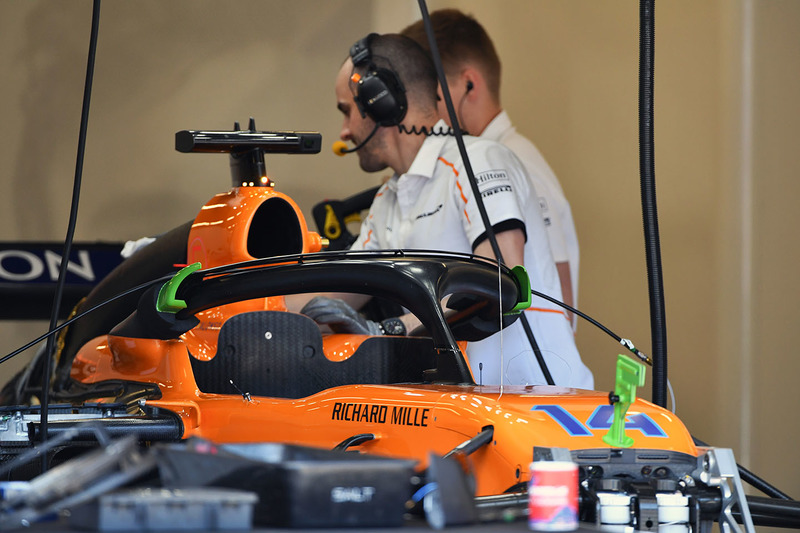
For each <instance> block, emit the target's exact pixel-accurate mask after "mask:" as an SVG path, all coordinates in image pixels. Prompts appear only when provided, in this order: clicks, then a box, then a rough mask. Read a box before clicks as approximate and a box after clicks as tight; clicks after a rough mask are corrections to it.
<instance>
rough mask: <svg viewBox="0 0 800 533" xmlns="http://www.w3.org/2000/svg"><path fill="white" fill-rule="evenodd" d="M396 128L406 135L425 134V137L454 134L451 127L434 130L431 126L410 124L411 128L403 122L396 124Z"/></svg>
mask: <svg viewBox="0 0 800 533" xmlns="http://www.w3.org/2000/svg"><path fill="white" fill-rule="evenodd" d="M397 129H398V130H400V133H405V134H407V135H425V136H426V137H431V136H433V137H435V136H437V135H441V136H452V135H455V132H454V131H453V128H444V127H442V128H439V129H438V130H435V129H433V128H430V129H429V128H426V127H425V126H420V127H419V128H417V127H416V126H411V128H407V127H406V125H405V124H398V125H397Z"/></svg>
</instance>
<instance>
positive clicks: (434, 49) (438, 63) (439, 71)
mask: <svg viewBox="0 0 800 533" xmlns="http://www.w3.org/2000/svg"><path fill="white" fill-rule="evenodd" d="M418 2H419V9H420V12H421V13H422V22H423V24H424V25H425V33H426V34H427V36H428V44H429V45H430V48H431V58H432V59H433V64H434V66H435V67H436V75H437V76H438V78H439V84H440V85H441V86H442V94H443V95H444V103H445V106H446V107H447V114H448V116H449V117H450V123H451V124H452V128H453V131H454V132H455V138H456V143H457V144H458V151H459V153H460V154H461V160H462V161H463V163H464V171H465V172H466V173H467V178H468V180H469V185H470V188H471V189H472V194H473V195H474V196H475V203H476V205H477V206H478V212H479V213H480V215H481V220H482V221H483V227H484V228H486V237H487V239H488V240H489V243H490V244H491V246H492V252H494V256H495V258H496V259H497V261H498V262H499V263H505V261H503V254H502V253H500V246H499V245H498V244H497V238H496V236H495V234H494V230H493V228H492V225H491V222H490V220H489V215H488V214H487V213H486V206H484V205H483V197H482V196H481V192H480V189H479V188H478V183H477V181H476V180H475V173H474V172H473V171H472V164H471V163H470V160H469V155H468V154H467V148H466V146H465V145H464V135H463V132H462V131H461V127H460V126H459V124H458V117H457V116H456V110H455V108H454V107H453V99H452V98H450V89H449V88H448V87H447V77H446V76H445V74H444V67H442V58H441V56H440V55H439V47H438V46H437V44H436V38H435V37H434V31H433V25H432V24H431V17H430V15H429V14H428V6H427V5H426V3H425V0H418ZM521 322H522V328H523V329H524V330H525V336H526V337H527V338H528V342H530V345H531V349H532V350H533V353H534V355H535V356H536V361H537V362H538V363H539V368H541V370H542V374H543V375H544V378H545V380H546V381H547V384H548V385H555V381H553V376H551V375H550V370H549V369H548V368H547V363H546V362H545V360H544V356H543V355H542V351H541V350H540V349H539V344H538V343H537V342H536V338H535V337H534V336H533V331H532V330H531V325H530V323H529V322H528V319H527V317H525V316H523V320H521Z"/></svg>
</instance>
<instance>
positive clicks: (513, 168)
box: [304, 34, 593, 388]
mask: <svg viewBox="0 0 800 533" xmlns="http://www.w3.org/2000/svg"><path fill="white" fill-rule="evenodd" d="M437 85H438V83H437V79H436V71H435V69H434V66H433V63H432V62H431V59H430V57H429V56H428V54H427V53H426V52H425V51H424V50H423V49H422V48H421V47H420V46H419V45H418V44H417V43H415V42H414V41H413V40H412V39H410V38H407V37H404V36H400V35H391V34H389V35H377V34H370V35H369V36H367V37H366V38H364V39H362V40H360V41H358V42H357V43H356V44H355V45H353V47H352V48H351V51H350V57H349V58H348V59H347V60H346V61H345V63H344V64H343V65H342V68H341V69H340V71H339V73H338V75H337V78H336V103H337V107H338V109H339V111H341V113H342V114H343V123H342V130H341V133H340V136H341V138H342V140H343V141H351V142H353V143H354V144H355V145H356V146H355V147H354V148H352V149H350V150H343V151H347V152H352V151H357V153H358V157H359V162H360V166H361V168H362V169H363V170H365V171H367V172H379V171H382V170H384V169H386V168H391V169H392V170H393V171H394V174H393V175H392V177H391V178H390V179H389V180H388V181H387V182H386V183H384V185H383V186H382V187H381V188H380V190H379V191H378V193H377V195H376V197H375V200H374V201H373V204H372V207H371V208H370V212H369V215H368V217H367V218H366V219H365V220H364V222H363V224H362V227H361V231H360V234H359V236H358V239H357V240H356V242H355V243H354V245H353V247H352V249H353V250H360V249H364V250H377V249H394V248H404V249H428V250H448V251H456V252H466V253H475V254H477V255H483V256H488V257H494V254H493V253H492V248H491V245H490V243H489V241H488V240H487V236H486V229H485V228H484V226H483V222H482V219H481V216H480V214H479V211H478V208H477V205H476V200H475V198H474V197H473V193H472V189H471V187H470V184H469V181H468V178H467V173H466V171H465V169H464V163H463V161H462V159H461V156H460V154H459V150H458V146H457V144H456V141H455V139H454V138H453V137H452V136H450V135H448V134H447V133H448V132H449V128H448V127H447V125H446V124H445V123H444V122H443V121H441V120H440V119H439V114H438V110H437V94H436V91H437ZM464 141H465V143H466V145H467V150H468V154H469V158H470V162H471V166H472V168H473V171H474V174H475V178H476V180H477V182H478V184H479V189H480V191H481V197H482V198H483V201H484V204H485V206H486V210H487V213H488V216H489V220H490V222H491V224H492V227H493V228H494V231H495V233H496V236H497V241H498V244H499V247H500V251H501V253H502V255H503V259H504V261H505V263H506V264H508V265H518V264H523V265H525V267H526V268H527V269H528V273H529V275H530V278H531V285H532V287H534V288H535V289H537V290H539V291H541V292H544V293H546V294H549V295H552V296H554V297H555V298H560V297H561V291H560V288H559V281H558V273H557V271H556V267H555V263H554V261H553V259H552V255H551V254H550V250H549V246H548V242H547V235H546V231H545V226H544V221H543V218H542V214H541V211H540V209H539V206H538V202H537V201H536V193H535V191H534V190H533V187H532V186H531V185H530V181H529V180H528V178H527V175H526V172H525V169H524V167H523V165H522V164H521V163H520V161H519V160H518V159H517V158H516V157H515V156H514V154H513V153H512V152H511V151H510V150H509V149H507V148H506V147H504V146H503V145H501V144H499V143H496V142H493V141H489V140H485V139H478V138H474V137H465V138H464ZM312 307H313V305H312ZM306 311H310V312H308V313H307V314H310V315H311V316H314V314H315V313H314V312H313V309H311V310H309V309H308V308H306V309H305V310H304V312H306ZM523 315H524V317H525V318H526V319H527V320H528V321H529V323H530V325H531V326H532V329H533V332H534V334H535V338H536V341H537V342H538V345H539V347H540V349H541V352H542V354H543V356H544V359H545V361H546V362H547V366H548V368H549V372H550V374H551V375H552V377H553V380H554V382H555V383H556V384H557V385H563V386H573V387H578V388H591V387H592V385H593V378H592V374H591V372H590V371H589V370H588V368H586V366H585V365H584V364H583V363H582V361H581V359H580V356H579V354H578V351H577V348H576V347H575V341H574V336H573V333H572V329H571V327H570V324H569V321H568V319H567V317H566V316H565V314H564V313H563V312H562V311H561V310H560V309H559V308H558V307H556V306H555V305H553V304H551V303H549V302H547V301H545V300H543V299H540V298H536V297H534V300H533V305H532V308H530V309H529V310H527V311H526V312H524V313H523ZM402 319H403V321H404V322H406V324H405V326H406V327H405V329H408V330H410V329H411V325H412V324H411V323H410V321H409V317H402ZM403 329H404V328H403V326H402V325H399V326H398V331H396V333H400V334H402V333H403ZM501 351H502V356H501ZM467 356H468V358H469V361H470V365H471V368H472V370H473V374H474V375H475V379H476V381H478V382H479V383H483V384H497V383H501V380H502V382H503V383H506V384H542V383H545V379H544V377H543V374H542V371H541V370H540V369H539V366H538V364H537V362H536V359H535V357H534V356H533V351H532V349H531V346H530V344H529V341H528V339H527V337H526V336H525V332H524V330H523V327H522V324H521V320H517V321H516V322H515V323H514V324H512V325H511V326H509V327H508V328H506V329H504V330H503V331H501V332H500V333H497V334H495V335H492V336H491V337H489V338H487V339H484V340H482V341H478V342H474V343H470V344H469V345H468V348H467ZM501 360H502V361H503V366H502V368H501V364H500V361H501ZM479 369H480V370H479Z"/></svg>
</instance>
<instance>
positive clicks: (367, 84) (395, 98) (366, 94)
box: [350, 33, 408, 126]
mask: <svg viewBox="0 0 800 533" xmlns="http://www.w3.org/2000/svg"><path fill="white" fill-rule="evenodd" d="M377 35H378V34H377V33H370V34H369V35H367V36H366V37H364V38H363V39H361V40H359V41H358V42H356V43H355V44H354V45H353V46H351V47H350V58H351V59H352V60H353V67H358V66H361V65H366V71H365V72H364V74H363V75H357V74H354V75H353V81H354V82H355V84H356V94H355V96H353V99H354V100H355V102H356V105H357V106H358V110H359V111H360V112H361V116H362V117H366V116H369V118H371V119H372V120H374V121H375V124H377V125H378V126H396V125H398V124H400V122H402V121H403V118H404V117H405V116H406V111H407V110H408V102H407V101H406V89H405V87H404V86H403V83H402V82H401V81H400V78H398V77H397V73H396V72H395V71H393V70H391V69H388V68H383V67H377V66H376V65H375V63H374V62H373V61H372V50H370V42H371V41H372V39H373V38H374V37H376V36H377Z"/></svg>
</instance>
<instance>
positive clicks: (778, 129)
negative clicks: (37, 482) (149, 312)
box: [0, 0, 800, 497]
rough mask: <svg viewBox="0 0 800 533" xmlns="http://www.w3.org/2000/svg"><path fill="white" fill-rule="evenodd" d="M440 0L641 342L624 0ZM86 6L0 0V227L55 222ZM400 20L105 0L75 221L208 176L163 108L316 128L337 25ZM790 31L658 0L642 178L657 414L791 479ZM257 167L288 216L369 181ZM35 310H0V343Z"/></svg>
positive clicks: (348, 161) (751, 7) (406, 10)
mask: <svg viewBox="0 0 800 533" xmlns="http://www.w3.org/2000/svg"><path fill="white" fill-rule="evenodd" d="M446 5H455V6H458V7H461V8H462V9H464V10H465V11H469V12H473V13H474V14H475V15H476V16H477V17H478V18H479V19H480V20H481V21H482V22H483V23H484V25H485V26H486V27H487V29H488V30H489V32H490V34H491V35H492V37H493V38H494V40H495V43H496V45H497V47H498V51H499V53H500V56H501V58H502V59H503V62H504V80H503V102H504V104H505V106H506V108H507V109H508V111H509V113H510V114H511V116H512V118H513V119H514V121H515V123H516V125H517V128H518V129H519V130H520V131H522V132H523V133H525V134H526V135H528V136H529V137H530V138H531V139H533V140H534V141H535V142H536V144H537V145H538V146H539V147H540V149H541V150H542V152H543V153H544V154H545V156H546V157H547V159H548V160H549V162H550V164H551V166H552V167H553V168H554V169H555V171H556V173H557V174H558V176H559V177H560V180H561V183H562V186H563V188H564V191H565V193H566V195H567V197H568V198H569V200H570V202H571V204H572V211H573V214H574V216H575V222H576V225H577V229H578V235H579V238H580V243H581V277H580V293H579V299H580V307H581V308H582V309H583V310H584V311H585V312H587V313H589V314H591V315H593V316H594V317H595V318H597V319H599V320H601V321H602V322H604V323H605V324H606V325H607V326H609V327H610V328H611V329H613V330H614V331H616V332H617V333H619V334H620V335H622V336H623V337H628V338H631V339H633V340H634V342H635V343H636V344H637V345H638V346H639V347H641V348H642V349H644V350H645V351H649V346H650V337H649V335H650V334H649V316H648V312H649V311H648V309H649V306H648V300H647V294H646V290H647V280H646V274H645V265H644V253H643V237H642V218H641V213H640V194H639V174H638V152H637V147H638V143H637V71H638V48H637V46H638V5H637V3H635V2H597V1H596V0H573V1H571V2H558V1H555V0H504V1H503V2H491V3H490V2H483V1H461V2H437V1H431V2H429V7H430V9H435V8H437V7H442V6H446ZM90 12H91V2H89V1H88V0H84V1H81V2H69V3H67V2H56V3H53V2H46V1H43V0H37V1H34V0H5V1H4V2H2V3H0V20H2V21H3V23H2V25H3V31H2V32H0V44H1V45H2V50H3V52H2V53H0V71H2V73H3V76H2V79H3V82H2V83H1V84H0V101H1V102H3V105H2V106H0V122H1V123H2V124H3V128H2V129H0V175H1V176H2V179H0V206H2V208H0V240H34V239H46V240H60V239H63V237H64V234H65V231H66V230H65V226H66V221H67V219H68V210H69V198H70V194H71V188H72V176H73V173H74V166H75V151H76V146H77V132H78V125H79V120H80V106H81V91H82V88H83V81H84V73H85V67H86V46H87V43H88V35H89V25H90ZM417 17H418V15H417V3H416V2H414V1H412V0H404V1H399V0H379V1H367V0H349V1H348V0H335V1H330V0H307V1H305V2H301V3H290V2H279V1H263V0H258V1H255V0H253V1H246V0H239V1H237V2H235V3H221V2H212V1H210V0H193V1H189V0H173V1H171V2H161V1H156V0H147V1H138V2H123V1H121V0H106V1H105V2H104V3H103V12H102V18H101V24H100V43H99V49H98V55H97V67H96V74H95V87H94V95H93V101H92V110H91V116H90V124H89V139H88V144H87V151H86V163H85V168H84V186H83V195H82V198H81V211H80V215H79V217H78V228H77V235H76V237H77V238H78V239H81V240H98V239H102V240H112V241H117V240H124V239H131V238H137V237H140V236H142V235H153V234H157V233H160V232H162V231H165V230H167V229H169V228H172V227H174V226H176V225H178V224H181V223H183V222H185V221H186V220H188V219H190V218H192V217H193V216H194V214H195V212H196V211H197V210H198V208H199V207H200V206H201V205H202V204H203V203H205V202H206V201H207V200H208V198H210V197H211V196H212V195H213V194H215V193H216V192H219V191H221V190H223V189H225V188H227V187H228V184H229V176H228V168H227V160H226V158H225V157H221V156H211V155H200V154H192V155H184V154H178V153H177V152H175V151H174V149H173V134H174V132H175V131H178V130H180V129H187V128H188V129H225V128H230V127H231V126H232V123H233V121H234V120H239V121H240V122H242V123H244V122H246V120H247V118H248V117H249V116H254V117H255V118H256V121H257V126H258V127H259V128H260V129H297V130H319V131H321V132H322V133H323V137H324V140H325V142H324V145H325V146H328V145H329V143H330V142H332V141H333V140H335V139H336V138H338V132H339V124H340V122H339V115H338V112H337V111H336V110H335V108H334V97H333V90H332V84H333V79H334V76H335V74H336V71H337V70H338V67H339V65H340V64H341V61H342V60H343V59H344V58H345V56H346V53H347V50H348V47H349V46H350V44H351V43H352V42H353V41H355V40H356V39H358V38H360V37H361V36H363V35H364V34H366V33H367V32H368V31H372V30H376V31H380V32H386V31H396V30H398V29H400V28H401V27H402V26H404V25H405V24H406V23H407V22H410V21H412V20H414V19H416V18H417ZM799 30H800V3H798V2H796V1H795V0H739V1H723V0H710V1H706V2H695V1H691V0H673V1H671V2H660V3H658V5H657V7H656V88H655V97H656V100H655V102H656V117H655V124H656V178H657V182H658V201H659V216H660V221H659V222H660V229H661V243H662V257H663V260H664V286H665V289H666V298H667V300H666V302H667V320H668V323H667V331H668V336H669V345H668V348H669V356H670V359H669V374H670V377H671V381H672V385H673V387H674V389H675V393H676V395H677V407H678V414H679V416H681V418H682V419H683V420H684V421H685V422H686V423H687V425H688V426H689V428H690V429H691V431H692V432H693V433H694V434H695V435H696V436H697V437H699V438H701V439H703V440H706V441H707V442H711V443H714V444H717V445H721V446H730V447H733V448H734V450H735V452H736V454H737V457H738V459H739V460H740V462H741V463H743V464H745V465H746V466H748V467H749V468H750V469H751V470H753V471H755V472H757V473H759V474H761V475H762V476H763V477H765V478H766V479H768V480H769V481H772V482H773V483H775V484H776V485H778V486H779V487H780V488H782V489H783V490H785V491H787V492H789V493H790V494H791V495H793V496H795V497H800V481H798V479H797V476H796V475H795V472H796V471H797V469H798V460H797V458H796V455H794V454H793V453H792V452H793V451H794V450H793V448H794V446H793V443H794V442H795V441H797V439H798V437H800V423H799V422H798V417H797V416H796V415H795V413H796V412H797V410H798V409H800V390H799V388H798V387H797V385H796V382H797V377H796V376H798V375H799V374H800V372H799V371H800V362H798V357H797V346H798V336H799V335H800V333H799V331H800V328H797V327H796V323H797V318H796V317H797V306H798V304H797V303H796V302H797V298H796V296H797V295H798V294H799V293H800V290H798V288H799V287H798V284H799V283H800V282H798V276H797V268H796V265H797V263H798V255H800V246H799V245H798V239H797V237H796V231H797V230H796V228H798V227H800V220H798V219H799V218H800V212H799V210H798V209H797V208H796V205H795V204H796V198H797V197H798V192H800V191H799V189H800V186H799V185H798V183H797V179H796V178H797V175H798V170H800V161H798V158H800V155H798V153H799V152H800V150H798V146H800V138H798V135H799V134H798V130H797V126H796V125H797V123H798V122H800V104H798V102H797V98H796V96H797V95H798V94H800V87H799V85H800V79H798V78H799V77H800V47H798V46H797V35H798V31H799ZM268 168H269V171H270V172H271V174H272V176H273V178H274V179H275V180H276V181H277V183H278V187H279V188H280V189H281V190H283V191H284V192H287V193H288V194H290V195H292V196H293V197H294V198H295V199H296V200H298V202H299V203H300V205H301V206H302V207H303V208H304V209H305V211H306V212H307V213H309V212H310V209H311V206H312V205H313V204H314V203H315V202H316V201H318V200H320V199H322V198H335V197H343V196H346V195H349V194H351V193H354V192H356V191H359V190H361V189H363V188H366V187H368V186H371V185H373V184H374V183H377V181H378V180H379V179H380V176H377V175H365V174H363V173H362V172H360V171H359V170H358V165H357V159H356V158H355V157H348V158H343V159H339V158H336V157H335V156H334V155H333V154H331V153H330V151H329V150H327V149H324V150H323V152H322V153H321V154H320V155H318V156H313V157H306V156H303V157H300V156H275V157H271V158H270V159H269V160H268ZM0 305H13V302H5V301H4V302H2V303H0ZM45 327H46V324H43V323H20V322H4V323H0V352H2V353H6V352H8V351H10V350H11V349H13V348H15V347H17V346H19V345H21V344H22V343H23V342H25V341H27V340H29V339H31V338H33V337H34V336H36V335H37V334H39V333H40V332H41V331H43V330H44V328H45ZM577 340H578V345H579V348H580V349H581V353H582V355H583V357H584V359H585V360H586V361H587V362H588V363H589V364H590V366H591V367H592V368H593V370H594V373H595V377H596V381H597V386H598V388H599V389H601V390H606V389H610V388H611V387H612V386H613V383H612V381H613V364H614V360H615V356H616V354H617V353H618V352H620V351H621V348H620V347H618V346H617V345H615V344H614V342H613V341H612V340H611V339H609V338H608V337H606V336H605V335H604V334H602V333H601V332H599V331H597V330H595V329H594V328H593V327H592V326H590V325H589V324H586V323H581V324H580V325H579V328H578V335H577ZM13 368H14V367H13V366H3V367H2V370H0V381H3V382H4V381H5V380H6V379H8V378H9V377H10V375H11V374H13V370H12V369H13ZM649 378H650V376H648V379H649ZM642 393H643V394H642V395H643V396H644V397H649V383H648V387H647V389H646V390H644V391H642Z"/></svg>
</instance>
